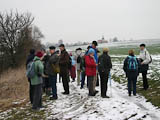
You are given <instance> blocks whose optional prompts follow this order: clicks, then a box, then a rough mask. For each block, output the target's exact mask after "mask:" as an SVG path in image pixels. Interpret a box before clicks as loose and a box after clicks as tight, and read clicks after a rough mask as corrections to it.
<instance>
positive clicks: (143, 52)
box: [139, 44, 152, 90]
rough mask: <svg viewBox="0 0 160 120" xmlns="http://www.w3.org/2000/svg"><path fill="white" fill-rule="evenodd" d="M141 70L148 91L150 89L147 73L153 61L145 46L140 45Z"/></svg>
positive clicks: (145, 88) (144, 85) (144, 86)
mask: <svg viewBox="0 0 160 120" xmlns="http://www.w3.org/2000/svg"><path fill="white" fill-rule="evenodd" d="M139 61H140V69H139V72H140V73H142V77H143V88H144V90H147V89H148V88H149V85H148V79H147V71H148V69H149V63H150V62H151V61H152V60H151V57H150V54H149V52H148V51H147V49H146V45H145V44H141V45H140V55H139Z"/></svg>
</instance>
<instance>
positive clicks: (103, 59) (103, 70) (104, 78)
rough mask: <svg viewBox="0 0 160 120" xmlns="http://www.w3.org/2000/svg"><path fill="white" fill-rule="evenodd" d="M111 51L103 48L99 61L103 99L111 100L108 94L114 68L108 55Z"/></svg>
mask: <svg viewBox="0 0 160 120" xmlns="http://www.w3.org/2000/svg"><path fill="white" fill-rule="evenodd" d="M108 52H109V49H108V48H103V54H102V55H100V57H99V59H98V71H99V73H100V81H101V97H102V98H109V97H108V96H107V95H106V93H107V85H108V77H109V73H110V70H111V68H112V62H111V58H110V56H109V55H108Z"/></svg>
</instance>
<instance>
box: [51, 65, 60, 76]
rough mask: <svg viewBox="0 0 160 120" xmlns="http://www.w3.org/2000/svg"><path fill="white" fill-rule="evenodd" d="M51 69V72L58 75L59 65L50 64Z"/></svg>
mask: <svg viewBox="0 0 160 120" xmlns="http://www.w3.org/2000/svg"><path fill="white" fill-rule="evenodd" d="M52 68H53V72H54V73H56V74H57V73H60V67H59V64H58V63H56V64H52Z"/></svg>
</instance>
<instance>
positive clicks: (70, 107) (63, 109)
mask: <svg viewBox="0 0 160 120" xmlns="http://www.w3.org/2000/svg"><path fill="white" fill-rule="evenodd" d="M97 89H98V90H99V87H98V88H97ZM70 90H71V94H70V95H69V96H65V95H62V94H61V92H63V88H62V85H61V84H60V83H58V94H59V99H58V100H57V101H56V102H50V103H49V105H48V108H47V109H48V111H51V113H52V115H50V116H49V117H47V119H59V120H67V119H69V120H70V119H72V120H138V119H139V120H159V119H160V116H159V115H160V110H159V109H157V108H156V107H154V106H152V104H151V103H149V102H146V99H145V98H144V97H142V96H139V95H138V96H136V97H128V93H127V90H126V87H125V86H121V85H119V84H118V83H115V82H113V81H112V87H110V86H109V89H108V95H109V96H110V97H111V98H109V99H104V98H101V97H100V95H99V94H98V95H97V96H96V97H88V90H87V88H85V89H82V90H81V89H80V88H79V87H77V86H76V84H75V83H70Z"/></svg>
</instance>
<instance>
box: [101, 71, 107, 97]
mask: <svg viewBox="0 0 160 120" xmlns="http://www.w3.org/2000/svg"><path fill="white" fill-rule="evenodd" d="M108 76H109V73H106V72H101V73H100V79H101V80H100V81H101V96H103V97H104V96H106V93H107V88H108V87H107V85H108Z"/></svg>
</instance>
